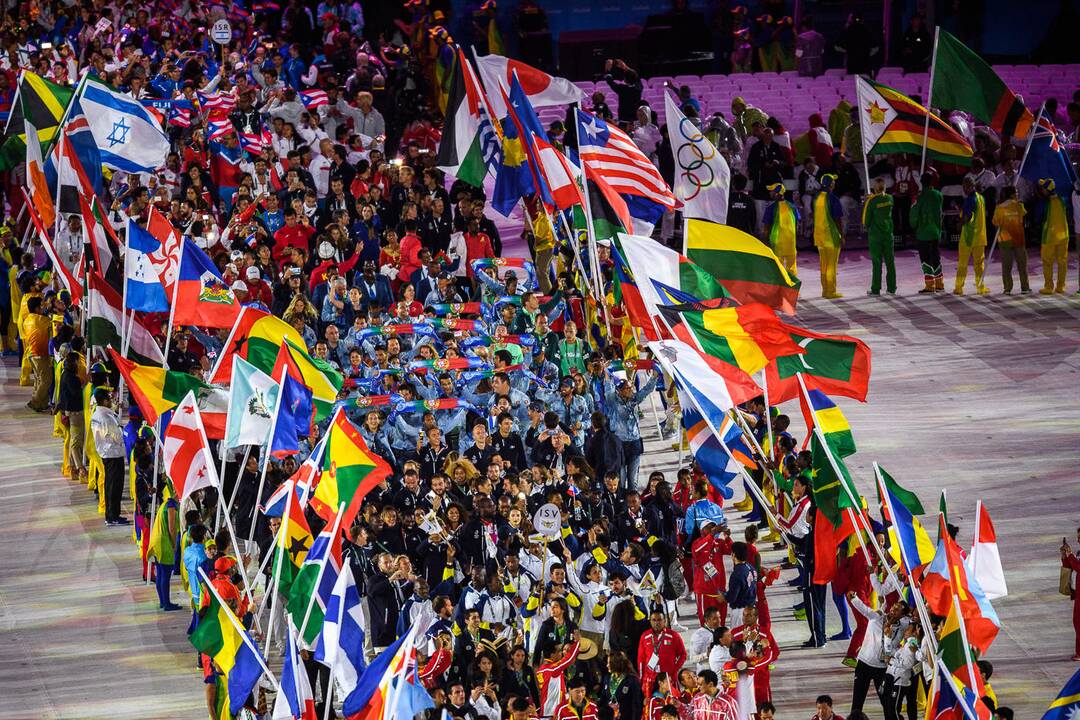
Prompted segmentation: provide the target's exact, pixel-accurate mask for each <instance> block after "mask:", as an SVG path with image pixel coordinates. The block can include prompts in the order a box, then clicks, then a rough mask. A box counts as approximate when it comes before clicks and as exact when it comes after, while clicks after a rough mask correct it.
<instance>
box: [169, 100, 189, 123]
mask: <svg viewBox="0 0 1080 720" xmlns="http://www.w3.org/2000/svg"><path fill="white" fill-rule="evenodd" d="M194 118H195V106H194V105H191V103H190V102H188V103H185V104H180V103H176V104H174V105H172V106H171V107H169V112H168V114H167V115H166V116H165V122H166V123H168V124H169V125H172V126H173V127H178V128H189V127H191V121H192V120H193V119H194Z"/></svg>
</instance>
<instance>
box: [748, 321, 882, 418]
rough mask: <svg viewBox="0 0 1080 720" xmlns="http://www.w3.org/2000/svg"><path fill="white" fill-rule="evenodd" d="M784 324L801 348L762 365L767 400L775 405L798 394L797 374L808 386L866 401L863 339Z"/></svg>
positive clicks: (867, 371) (867, 358)
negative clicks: (799, 353)
mask: <svg viewBox="0 0 1080 720" xmlns="http://www.w3.org/2000/svg"><path fill="white" fill-rule="evenodd" d="M784 327H785V329H786V330H787V332H788V333H790V335H791V341H792V342H794V343H795V344H796V345H798V346H799V347H800V348H802V349H803V351H804V352H803V353H802V354H801V355H785V356H781V357H778V358H776V359H775V360H773V361H772V362H770V363H769V364H768V365H766V366H765V382H767V383H768V386H769V402H771V403H773V404H774V405H779V404H780V403H784V402H787V401H788V400H793V399H795V398H796V397H798V396H800V395H801V394H802V391H801V390H800V388H799V375H800V374H801V376H802V379H803V382H805V383H806V387H807V388H809V389H811V390H820V391H821V392H823V393H825V394H826V395H838V396H841V397H849V398H854V399H855V400H858V401H859V402H866V393H867V390H868V388H869V385H870V347H869V346H868V345H867V344H866V343H864V342H863V341H862V340H858V339H856V338H853V337H848V336H847V335H829V334H826V333H819V332H814V331H812V330H807V329H805V328H800V327H796V326H794V325H787V324H784Z"/></svg>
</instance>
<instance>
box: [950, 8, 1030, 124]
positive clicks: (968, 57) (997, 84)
mask: <svg viewBox="0 0 1080 720" xmlns="http://www.w3.org/2000/svg"><path fill="white" fill-rule="evenodd" d="M937 33H938V34H937V36H936V38H935V42H934V61H933V64H932V65H931V67H933V69H934V71H933V74H932V75H931V77H930V83H931V87H930V98H931V102H933V104H934V106H935V107H940V108H946V109H948V110H963V111H965V112H969V113H971V114H972V115H974V116H975V117H976V118H977V119H979V120H982V121H983V122H984V123H986V124H988V125H989V126H990V127H992V128H993V129H994V130H996V131H997V132H998V133H1000V134H1001V135H1003V136H1004V137H1010V136H1011V137H1014V138H1021V139H1022V138H1026V137H1027V135H1028V132H1029V131H1030V130H1031V126H1032V125H1034V124H1035V118H1034V117H1032V115H1031V111H1030V110H1028V109H1027V108H1026V107H1024V103H1023V102H1022V101H1021V100H1020V98H1018V97H1017V96H1016V94H1015V93H1013V91H1012V90H1010V89H1009V88H1008V86H1007V85H1005V83H1004V81H1002V79H1001V78H1000V77H998V74H997V73H996V72H994V69H993V68H991V67H990V66H989V65H987V64H986V61H985V60H983V59H982V58H981V57H979V55H978V54H977V53H975V52H972V50H971V49H970V48H969V47H967V46H966V45H964V43H962V42H960V41H959V40H957V39H956V38H955V37H953V36H952V35H950V34H949V33H948V32H946V31H945V30H942V29H941V28H940V27H938V29H937Z"/></svg>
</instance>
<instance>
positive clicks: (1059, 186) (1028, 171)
mask: <svg viewBox="0 0 1080 720" xmlns="http://www.w3.org/2000/svg"><path fill="white" fill-rule="evenodd" d="M1020 175H1021V176H1022V177H1023V178H1025V179H1027V180H1030V181H1031V182H1033V183H1037V182H1039V180H1042V179H1043V178H1050V179H1051V180H1053V181H1054V191H1055V192H1056V193H1057V194H1058V195H1060V196H1061V197H1063V198H1065V200H1066V202H1067V201H1068V199H1069V195H1070V194H1071V193H1072V189H1073V183H1075V182H1076V175H1075V173H1073V169H1072V163H1070V162H1069V154H1068V152H1067V151H1066V150H1065V146H1064V145H1062V144H1061V143H1060V142H1058V137H1057V128H1055V127H1054V124H1053V123H1052V122H1050V120H1048V119H1047V118H1045V117H1044V118H1040V119H1039V124H1038V126H1036V128H1035V136H1034V137H1033V138H1032V140H1031V148H1030V149H1029V150H1028V154H1027V159H1026V160H1025V161H1024V169H1023V171H1022V172H1021V173H1020Z"/></svg>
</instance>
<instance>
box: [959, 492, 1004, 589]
mask: <svg viewBox="0 0 1080 720" xmlns="http://www.w3.org/2000/svg"><path fill="white" fill-rule="evenodd" d="M964 564H965V565H966V566H967V571H968V575H969V576H970V577H972V578H974V579H975V581H976V582H978V583H979V586H980V587H981V588H982V589H983V592H984V593H986V599H987V600H996V599H997V598H1000V597H1005V596H1006V595H1008V594H1009V589H1008V588H1007V587H1006V586H1005V570H1004V568H1002V567H1001V554H1000V553H999V552H998V546H997V534H996V533H995V532H994V523H992V522H990V513H988V512H986V508H985V507H984V506H983V504H982V500H979V501H978V502H977V503H976V504H975V537H974V538H973V539H972V542H971V552H969V553H968V556H967V558H966V559H965V561H964Z"/></svg>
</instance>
